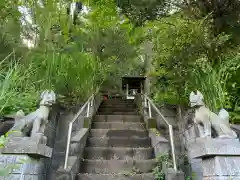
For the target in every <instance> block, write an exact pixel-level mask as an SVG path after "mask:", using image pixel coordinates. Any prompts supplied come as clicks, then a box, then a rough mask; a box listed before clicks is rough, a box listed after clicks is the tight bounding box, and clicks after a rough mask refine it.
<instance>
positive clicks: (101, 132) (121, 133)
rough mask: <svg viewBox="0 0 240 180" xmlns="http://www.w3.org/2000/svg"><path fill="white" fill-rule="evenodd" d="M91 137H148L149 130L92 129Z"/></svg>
mask: <svg viewBox="0 0 240 180" xmlns="http://www.w3.org/2000/svg"><path fill="white" fill-rule="evenodd" d="M89 137H99V138H103V137H109V138H114V137H122V138H124V137H126V138H143V137H148V131H147V130H136V129H132V130H127V129H121V130H110V129H90V133H89Z"/></svg>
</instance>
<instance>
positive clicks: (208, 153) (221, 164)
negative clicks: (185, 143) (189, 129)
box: [189, 138, 240, 180]
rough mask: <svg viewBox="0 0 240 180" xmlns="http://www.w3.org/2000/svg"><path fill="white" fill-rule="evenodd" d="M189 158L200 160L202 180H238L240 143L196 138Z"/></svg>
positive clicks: (228, 140) (239, 172) (232, 140)
mask: <svg viewBox="0 0 240 180" xmlns="http://www.w3.org/2000/svg"><path fill="white" fill-rule="evenodd" d="M189 150H190V156H191V157H193V158H197V159H202V170H203V179H204V180H230V179H232V180H240V143H239V141H238V140H237V139H205V138H197V139H196V141H195V142H193V143H192V144H191V147H189Z"/></svg>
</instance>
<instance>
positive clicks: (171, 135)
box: [144, 94, 177, 171]
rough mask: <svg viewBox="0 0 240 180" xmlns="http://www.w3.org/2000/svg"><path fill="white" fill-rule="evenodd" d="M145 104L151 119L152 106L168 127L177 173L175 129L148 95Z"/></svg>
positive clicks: (145, 97)
mask: <svg viewBox="0 0 240 180" xmlns="http://www.w3.org/2000/svg"><path fill="white" fill-rule="evenodd" d="M144 103H145V107H148V115H149V117H150V118H152V111H151V106H152V107H153V109H154V110H155V111H156V112H157V114H158V115H160V116H161V118H162V119H163V120H164V121H165V123H166V124H167V125H168V128H169V137H170V144H171V153H172V159H173V168H174V170H175V171H177V163H176V154H175V146H174V140H173V128H172V125H171V124H170V123H169V122H168V121H167V120H166V119H165V117H164V116H163V115H162V113H161V112H160V111H159V109H158V108H157V106H156V105H155V104H154V103H153V102H152V100H151V99H150V98H149V97H148V96H147V95H146V94H144Z"/></svg>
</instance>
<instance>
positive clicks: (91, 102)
mask: <svg viewBox="0 0 240 180" xmlns="http://www.w3.org/2000/svg"><path fill="white" fill-rule="evenodd" d="M93 100H94V97H92V100H91V104H90V106H91V107H92V106H93Z"/></svg>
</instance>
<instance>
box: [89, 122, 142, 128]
mask: <svg viewBox="0 0 240 180" xmlns="http://www.w3.org/2000/svg"><path fill="white" fill-rule="evenodd" d="M92 129H140V130H144V129H146V127H145V124H144V123H139V122H134V123H131V122H123V123H122V122H93V123H92Z"/></svg>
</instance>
